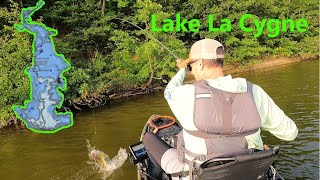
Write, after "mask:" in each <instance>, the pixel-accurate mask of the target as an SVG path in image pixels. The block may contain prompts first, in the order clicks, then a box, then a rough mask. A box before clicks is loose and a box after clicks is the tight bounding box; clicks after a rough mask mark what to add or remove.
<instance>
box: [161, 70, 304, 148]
mask: <svg viewBox="0 0 320 180" xmlns="http://www.w3.org/2000/svg"><path fill="white" fill-rule="evenodd" d="M185 76H186V71H185V69H180V70H179V71H178V73H177V74H176V75H175V76H174V77H173V78H172V79H171V81H170V82H169V83H168V85H167V87H166V89H165V92H164V97H165V98H166V100H167V102H168V104H169V106H170V108H171V110H172V112H173V113H174V115H175V116H176V118H177V119H178V121H179V122H180V123H181V125H182V126H183V127H184V128H186V129H188V130H197V128H196V127H195V125H194V123H193V106H194V100H195V99H194V98H195V97H194V93H195V87H194V85H192V84H186V85H182V83H183V81H184V78H185ZM207 81H208V84H209V85H210V86H212V87H214V88H217V89H220V90H223V91H227V92H232V93H243V92H247V83H246V79H244V78H232V77H231V75H228V76H224V77H219V78H217V79H207ZM252 91H253V96H254V101H255V103H256V106H257V109H258V112H259V115H260V117H261V126H260V129H262V130H265V131H269V132H270V133H271V134H273V135H275V136H276V137H278V138H279V139H282V140H286V141H292V140H294V139H295V138H296V136H297V134H298V129H297V127H296V125H295V123H294V122H293V121H292V120H291V119H290V118H289V117H287V116H286V115H285V114H284V112H283V111H282V110H281V109H280V108H279V107H278V106H277V105H276V104H275V103H274V101H273V100H272V99H271V98H270V97H269V95H268V94H267V93H266V92H265V91H264V90H263V89H262V88H261V87H259V86H258V85H255V84H253V88H252ZM260 129H259V130H258V131H257V132H256V133H254V134H252V135H249V136H246V139H247V142H248V148H256V149H263V142H262V139H261V136H260ZM185 135H186V137H184V139H185V146H186V148H187V149H188V150H190V151H192V152H194V153H198V154H203V153H204V154H206V153H207V152H206V148H205V147H199V146H195V144H205V143H197V142H199V141H201V139H200V138H197V137H194V136H190V137H188V134H187V133H185V134H184V136H185Z"/></svg>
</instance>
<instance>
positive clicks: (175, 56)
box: [111, 17, 179, 59]
mask: <svg viewBox="0 0 320 180" xmlns="http://www.w3.org/2000/svg"><path fill="white" fill-rule="evenodd" d="M111 19H117V20H121V21H124V22H127V23H129V24H131V25H132V26H134V27H136V28H138V29H140V30H144V29H142V28H141V27H139V26H138V25H135V24H133V23H132V22H130V21H128V20H125V19H121V18H117V17H111ZM147 35H148V36H150V37H151V38H152V39H153V40H155V41H156V42H158V43H159V44H160V45H161V46H162V47H164V48H165V49H166V50H167V51H168V52H169V53H170V54H171V55H172V56H173V57H174V58H176V59H179V58H178V56H177V55H175V54H174V53H173V52H172V51H170V49H169V48H168V47H167V46H165V45H164V44H163V43H162V42H160V41H159V40H158V39H157V38H155V37H154V36H152V35H151V34H150V33H148V32H147Z"/></svg>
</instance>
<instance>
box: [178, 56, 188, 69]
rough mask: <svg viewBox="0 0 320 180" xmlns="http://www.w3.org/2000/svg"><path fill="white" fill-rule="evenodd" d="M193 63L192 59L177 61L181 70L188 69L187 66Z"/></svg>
mask: <svg viewBox="0 0 320 180" xmlns="http://www.w3.org/2000/svg"><path fill="white" fill-rule="evenodd" d="M190 61H191V59H189V58H188V59H186V60H183V59H177V60H176V62H177V67H178V68H179V69H181V68H186V67H187V64H188V63H189V62H190Z"/></svg>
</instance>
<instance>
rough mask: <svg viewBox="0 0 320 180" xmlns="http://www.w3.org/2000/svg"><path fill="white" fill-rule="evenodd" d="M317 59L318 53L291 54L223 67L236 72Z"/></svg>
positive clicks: (228, 71)
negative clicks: (289, 55) (290, 55)
mask: <svg viewBox="0 0 320 180" xmlns="http://www.w3.org/2000/svg"><path fill="white" fill-rule="evenodd" d="M313 59H319V56H318V55H306V56H292V57H276V58H270V57H269V58H265V59H261V60H258V62H257V63H252V64H248V65H240V66H233V65H226V67H225V68H224V71H225V73H226V74H227V73H229V74H238V73H242V72H248V71H256V70H260V69H272V68H277V67H282V66H285V65H290V64H294V63H299V62H301V61H307V60H313Z"/></svg>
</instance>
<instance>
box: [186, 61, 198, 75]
mask: <svg viewBox="0 0 320 180" xmlns="http://www.w3.org/2000/svg"><path fill="white" fill-rule="evenodd" d="M197 61H198V60H194V61H191V62H189V63H188V64H187V70H188V71H190V72H191V71H192V67H191V64H192V63H194V62H197Z"/></svg>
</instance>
